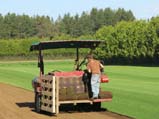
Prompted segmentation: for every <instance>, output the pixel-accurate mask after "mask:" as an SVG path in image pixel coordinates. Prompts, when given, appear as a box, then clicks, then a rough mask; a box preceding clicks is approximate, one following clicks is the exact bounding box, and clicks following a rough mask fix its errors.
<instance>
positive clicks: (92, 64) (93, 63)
mask: <svg viewBox="0 0 159 119" xmlns="http://www.w3.org/2000/svg"><path fill="white" fill-rule="evenodd" d="M87 69H88V70H90V71H91V73H92V74H100V62H99V61H97V60H94V59H91V60H90V61H89V62H88V64H87Z"/></svg>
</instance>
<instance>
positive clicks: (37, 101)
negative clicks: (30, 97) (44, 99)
mask: <svg viewBox="0 0 159 119" xmlns="http://www.w3.org/2000/svg"><path fill="white" fill-rule="evenodd" d="M35 111H36V112H37V113H40V111H41V96H39V94H38V93H36V94H35Z"/></svg>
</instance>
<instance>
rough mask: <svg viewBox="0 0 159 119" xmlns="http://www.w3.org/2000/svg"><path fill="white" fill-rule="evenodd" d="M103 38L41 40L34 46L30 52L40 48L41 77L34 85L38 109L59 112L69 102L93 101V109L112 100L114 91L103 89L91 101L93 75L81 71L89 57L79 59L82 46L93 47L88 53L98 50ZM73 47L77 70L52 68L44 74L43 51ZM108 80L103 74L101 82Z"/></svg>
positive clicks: (39, 64)
mask: <svg viewBox="0 0 159 119" xmlns="http://www.w3.org/2000/svg"><path fill="white" fill-rule="evenodd" d="M100 43H102V41H101V40H56V41H41V42H37V43H34V44H32V45H31V47H30V51H38V67H39V69H40V73H39V76H38V77H36V78H34V80H33V81H32V85H33V88H34V92H35V111H36V112H38V113H39V112H41V110H43V111H46V112H50V113H53V114H58V113H59V107H60V106H61V105H66V104H73V105H77V104H90V106H91V108H94V109H100V108H101V102H106V101H111V100H112V93H111V92H109V91H102V89H100V94H99V95H100V98H99V99H95V100H91V99H90V98H91V96H92V91H91V85H90V78H91V74H90V73H88V71H87V70H82V69H81V66H82V65H83V64H84V63H85V60H86V57H84V59H83V60H82V61H81V62H80V58H79V52H80V49H81V48H87V49H90V52H89V54H91V53H92V52H93V50H95V49H96V48H97V47H98V46H99V44H100ZM59 48H65V49H67V48H72V49H75V50H76V59H75V69H74V70H73V71H59V70H58V69H54V70H53V71H50V72H47V73H46V74H45V73H44V60H43V53H42V51H43V50H49V49H59ZM108 82H109V79H108V77H107V76H106V75H104V74H102V76H101V83H108Z"/></svg>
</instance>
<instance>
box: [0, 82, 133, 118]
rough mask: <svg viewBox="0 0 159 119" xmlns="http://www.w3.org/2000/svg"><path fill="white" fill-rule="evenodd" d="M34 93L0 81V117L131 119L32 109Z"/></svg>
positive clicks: (100, 114)
mask: <svg viewBox="0 0 159 119" xmlns="http://www.w3.org/2000/svg"><path fill="white" fill-rule="evenodd" d="M33 102H34V93H33V92H31V91H28V90H25V89H21V88H17V87H13V86H10V85H6V84H3V83H0V119H131V118H129V117H127V116H123V115H119V114H116V113H112V112H108V111H101V112H60V114H58V115H57V116H52V115H50V114H47V113H44V112H43V113H42V114H38V113H36V112H35V111H34V103H33Z"/></svg>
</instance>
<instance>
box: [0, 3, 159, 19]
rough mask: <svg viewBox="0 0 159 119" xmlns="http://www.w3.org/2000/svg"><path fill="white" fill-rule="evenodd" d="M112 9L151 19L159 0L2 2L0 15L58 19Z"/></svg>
mask: <svg viewBox="0 0 159 119" xmlns="http://www.w3.org/2000/svg"><path fill="white" fill-rule="evenodd" d="M93 7H96V8H98V9H100V8H107V7H110V8H111V9H118V8H119V7H120V8H124V9H125V10H131V11H132V12H133V13H134V15H135V17H136V18H137V19H149V18H151V17H152V16H157V15H159V0H0V13H1V14H2V15H5V14H7V13H8V12H10V13H16V14H27V15H30V16H34V15H45V16H46V15H48V16H50V17H52V18H54V19H56V18H57V17H58V16H59V15H61V16H63V15H64V14H65V13H68V12H69V13H71V15H75V14H76V13H78V14H81V13H82V12H83V11H88V12H89V11H90V10H91V9H92V8H93Z"/></svg>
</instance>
